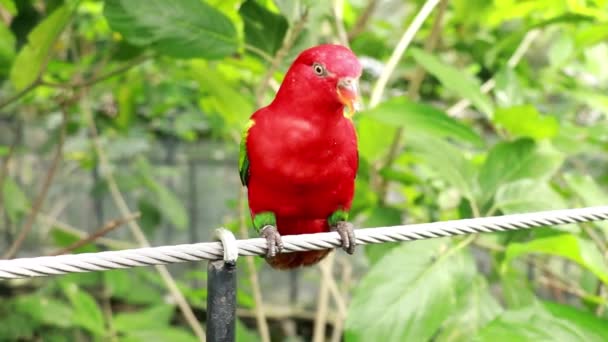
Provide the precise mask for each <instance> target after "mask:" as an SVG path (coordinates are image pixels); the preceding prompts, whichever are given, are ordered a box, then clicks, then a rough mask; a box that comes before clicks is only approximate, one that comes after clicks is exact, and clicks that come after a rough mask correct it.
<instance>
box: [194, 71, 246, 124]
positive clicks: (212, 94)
mask: <svg viewBox="0 0 608 342" xmlns="http://www.w3.org/2000/svg"><path fill="white" fill-rule="evenodd" d="M190 65H191V66H192V77H193V78H194V79H196V80H197V81H198V84H199V86H200V89H201V92H202V93H203V97H202V98H201V100H200V105H201V108H202V110H203V112H205V113H208V114H209V115H212V114H215V115H219V117H220V119H221V120H222V121H223V123H224V125H225V127H227V128H228V130H233V131H234V132H238V133H239V134H240V133H241V129H240V127H241V125H242V124H243V123H245V122H247V118H248V116H249V115H251V113H252V112H253V110H254V106H253V102H252V101H251V99H250V98H248V97H247V96H245V95H244V94H245V93H244V92H243V91H240V88H241V84H239V81H237V82H233V81H230V80H228V79H227V77H225V76H224V75H223V74H222V73H221V72H220V71H219V70H217V69H216V68H212V67H211V66H210V65H209V64H208V63H206V62H205V61H201V60H195V61H192V62H191V63H190Z"/></svg>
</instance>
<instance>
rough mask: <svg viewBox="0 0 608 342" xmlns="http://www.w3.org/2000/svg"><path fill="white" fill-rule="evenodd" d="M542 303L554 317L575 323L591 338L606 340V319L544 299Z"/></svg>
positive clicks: (607, 325)
mask: <svg viewBox="0 0 608 342" xmlns="http://www.w3.org/2000/svg"><path fill="white" fill-rule="evenodd" d="M542 304H543V306H544V307H545V309H546V310H547V311H548V312H550V313H551V314H552V315H553V316H554V317H558V318H560V319H563V320H565V321H568V322H571V323H574V324H576V325H577V326H578V327H580V328H582V329H584V330H585V332H586V333H587V334H589V335H591V336H593V339H596V338H597V339H598V340H601V341H608V320H606V319H602V318H599V317H596V316H595V315H593V314H591V313H589V312H586V311H581V310H579V309H577V308H574V307H572V306H568V305H564V304H560V303H555V302H549V301H546V302H543V303H542Z"/></svg>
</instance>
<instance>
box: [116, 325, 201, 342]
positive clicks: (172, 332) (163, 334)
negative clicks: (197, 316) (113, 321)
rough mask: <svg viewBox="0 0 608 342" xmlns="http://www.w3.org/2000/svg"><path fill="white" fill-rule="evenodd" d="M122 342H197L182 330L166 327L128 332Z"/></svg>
mask: <svg viewBox="0 0 608 342" xmlns="http://www.w3.org/2000/svg"><path fill="white" fill-rule="evenodd" d="M121 341H122V342H165V341H171V342H197V341H198V339H197V338H196V337H195V336H193V335H191V334H190V333H189V332H187V331H186V330H184V329H179V328H172V327H166V328H162V329H158V328H157V329H146V330H139V331H129V333H128V334H127V335H126V336H125V337H124V338H122V339H121Z"/></svg>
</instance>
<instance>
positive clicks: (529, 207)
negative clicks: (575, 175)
mask: <svg viewBox="0 0 608 342" xmlns="http://www.w3.org/2000/svg"><path fill="white" fill-rule="evenodd" d="M494 206H495V207H496V208H499V209H500V210H501V211H502V212H503V213H505V214H513V213H522V212H531V211H541V210H551V209H565V208H566V207H567V205H566V203H565V201H564V200H563V198H562V197H561V196H560V195H559V194H558V193H557V192H556V191H555V190H553V189H552V188H551V187H550V186H549V185H548V184H547V183H546V182H538V181H534V180H532V179H520V180H517V181H514V182H510V183H505V184H502V185H501V186H499V187H498V190H496V196H495V198H494Z"/></svg>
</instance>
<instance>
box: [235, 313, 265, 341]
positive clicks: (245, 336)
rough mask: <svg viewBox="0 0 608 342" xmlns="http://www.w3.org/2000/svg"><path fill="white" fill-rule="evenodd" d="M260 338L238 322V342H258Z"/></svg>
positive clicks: (238, 320)
mask: <svg viewBox="0 0 608 342" xmlns="http://www.w3.org/2000/svg"><path fill="white" fill-rule="evenodd" d="M258 341H260V336H259V335H258V334H257V333H256V332H255V331H253V330H249V329H247V327H246V326H245V325H244V324H243V322H241V320H240V319H237V320H236V342H258Z"/></svg>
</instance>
